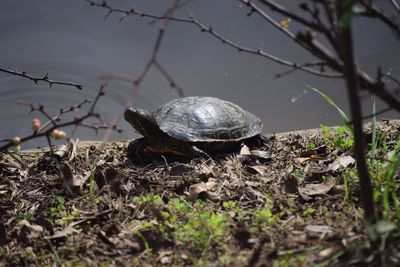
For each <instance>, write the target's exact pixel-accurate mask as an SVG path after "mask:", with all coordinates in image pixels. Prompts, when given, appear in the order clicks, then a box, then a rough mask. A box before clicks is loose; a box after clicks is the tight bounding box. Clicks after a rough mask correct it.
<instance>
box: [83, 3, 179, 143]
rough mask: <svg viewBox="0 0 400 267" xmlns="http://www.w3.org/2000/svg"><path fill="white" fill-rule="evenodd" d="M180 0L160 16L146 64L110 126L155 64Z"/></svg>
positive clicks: (121, 113) (129, 102) (107, 133)
mask: <svg viewBox="0 0 400 267" xmlns="http://www.w3.org/2000/svg"><path fill="white" fill-rule="evenodd" d="M86 1H88V2H90V3H93V1H91V0H86ZM179 1H180V0H175V1H174V2H173V3H172V5H171V6H170V8H168V9H167V10H166V11H165V13H164V14H163V15H162V16H161V17H162V18H164V21H163V23H162V25H161V26H160V28H159V30H158V35H157V38H156V41H155V44H154V47H153V50H152V53H151V55H150V58H149V60H148V61H147V62H146V64H145V65H144V67H143V69H142V70H141V72H140V74H139V75H138V76H137V78H135V79H134V80H133V90H132V93H131V95H130V97H128V100H127V101H126V102H125V103H124V105H123V106H122V108H121V110H120V112H119V113H118V114H117V116H115V117H114V118H113V119H112V121H111V126H112V127H113V126H114V125H117V123H118V122H119V121H120V120H121V118H122V116H123V114H124V112H125V110H126V109H127V108H128V107H129V106H130V105H131V103H132V100H133V99H134V98H135V96H136V94H137V92H138V90H139V86H140V84H141V83H142V81H143V79H144V78H145V77H146V75H147V74H148V72H149V70H150V68H151V66H152V65H154V64H155V62H156V59H157V55H158V52H159V50H160V47H161V43H162V40H163V38H164V34H165V31H166V29H167V27H168V24H169V22H170V21H171V17H172V14H173V12H174V11H175V9H176V7H177V6H178V4H179ZM103 3H105V5H106V6H107V8H108V9H109V12H111V13H112V12H114V11H113V9H112V8H111V7H109V6H108V5H107V4H106V2H105V1H104V2H103ZM132 12H134V13H135V12H137V11H132ZM111 130H112V128H109V129H108V130H107V131H106V132H105V134H104V138H103V140H105V141H106V140H109V138H110V135H111Z"/></svg>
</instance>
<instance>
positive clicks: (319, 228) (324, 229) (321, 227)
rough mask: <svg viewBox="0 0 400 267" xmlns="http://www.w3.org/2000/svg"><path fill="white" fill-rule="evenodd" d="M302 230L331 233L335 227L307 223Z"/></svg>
mask: <svg viewBox="0 0 400 267" xmlns="http://www.w3.org/2000/svg"><path fill="white" fill-rule="evenodd" d="M304 230H306V231H308V232H312V233H320V234H332V233H333V231H334V230H335V229H334V228H333V227H330V226H328V225H317V224H309V225H306V227H305V228H304Z"/></svg>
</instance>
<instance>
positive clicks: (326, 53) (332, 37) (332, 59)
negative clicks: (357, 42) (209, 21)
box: [85, 0, 400, 111]
mask: <svg viewBox="0 0 400 267" xmlns="http://www.w3.org/2000/svg"><path fill="white" fill-rule="evenodd" d="M85 1H87V2H89V3H90V4H91V5H93V6H99V7H103V8H105V9H107V10H108V13H107V16H109V15H111V14H112V13H119V14H124V16H129V15H135V16H140V17H146V18H152V19H159V20H162V19H165V15H159V14H152V13H149V12H144V11H141V10H138V9H136V8H130V9H120V8H114V7H112V6H110V5H109V4H108V3H107V1H103V2H102V3H97V2H95V1H94V0H85ZM239 1H240V2H242V3H244V4H245V5H247V6H248V7H249V8H250V10H251V12H250V14H252V13H257V14H258V15H260V16H261V17H262V18H264V19H265V20H267V21H268V22H269V23H271V24H272V25H273V26H274V27H276V28H277V29H279V30H280V31H282V32H283V33H284V34H286V35H287V36H288V37H289V38H290V39H291V40H293V41H295V42H296V43H298V44H299V45H301V46H302V47H303V48H304V49H306V50H307V51H309V52H310V53H311V54H313V55H314V56H315V57H317V58H318V59H320V60H321V61H323V62H326V65H325V66H326V68H330V69H332V70H333V72H327V71H326V69H325V68H323V69H320V70H318V69H315V68H313V67H309V65H308V63H305V64H298V63H296V62H291V61H288V60H285V59H282V58H280V57H277V56H275V55H272V54H269V53H266V52H265V51H263V50H262V49H255V48H249V47H245V46H241V45H239V44H238V43H236V42H234V41H232V40H230V39H228V38H226V37H225V36H223V35H222V34H220V33H218V32H217V31H215V30H214V29H213V28H212V27H209V26H206V25H205V24H203V23H202V22H200V21H199V20H198V19H196V18H194V17H193V16H191V17H189V18H182V17H174V16H171V17H170V20H171V21H176V22H182V23H190V24H194V25H195V26H197V27H198V28H199V29H200V30H201V31H202V32H206V33H208V34H210V35H212V36H213V37H215V38H216V39H218V40H220V41H221V42H223V43H224V44H226V45H228V46H231V47H233V48H235V49H237V50H238V51H239V52H244V53H249V54H254V55H258V56H261V57H264V58H267V59H269V60H272V61H274V62H276V63H278V64H281V65H285V66H288V67H290V68H291V70H289V71H288V72H287V73H285V74H283V75H286V74H289V73H291V72H293V71H295V70H301V71H305V72H308V73H311V74H314V75H318V76H322V77H328V78H343V72H344V70H343V63H342V61H341V60H340V58H339V57H338V54H339V51H338V50H337V47H338V43H339V40H338V39H339V36H338V34H337V32H338V29H337V27H338V22H337V21H336V17H335V16H334V15H333V14H332V13H333V12H332V10H331V7H329V4H330V2H325V1H317V2H318V3H321V4H322V5H323V9H324V10H325V13H326V16H327V18H328V23H329V25H323V24H318V25H319V26H317V28H315V29H314V28H313V27H312V26H315V25H317V23H314V22H312V21H308V20H306V19H302V18H301V17H299V16H298V15H296V14H295V13H294V12H292V11H289V10H287V9H285V8H283V7H280V6H279V5H277V4H275V3H273V2H272V1H268V0H260V1H262V2H263V3H264V4H267V5H270V7H271V8H272V9H273V10H277V11H279V12H280V13H281V14H284V15H286V16H288V17H290V18H291V19H293V20H296V21H297V22H299V23H300V24H301V23H306V24H303V26H305V27H307V28H308V29H307V30H304V31H303V32H299V33H298V34H297V35H295V34H294V33H292V32H290V31H289V30H288V29H286V28H285V27H283V26H282V25H281V24H280V23H279V22H278V21H276V20H274V19H273V18H272V17H270V16H269V15H268V14H267V13H266V12H265V11H263V10H262V9H261V8H260V7H258V6H257V5H256V4H255V3H254V1H250V0H239ZM303 9H306V7H305V6H303ZM309 12H311V14H312V16H313V18H314V20H316V21H318V20H320V21H323V20H322V19H321V18H317V16H319V12H317V11H311V10H310V11H309ZM377 12H379V11H377ZM314 31H319V32H322V33H324V34H325V36H326V38H327V39H328V40H329V42H330V44H331V45H332V47H333V48H334V50H335V52H336V55H335V54H334V53H332V52H331V51H330V49H329V48H327V47H326V46H324V45H323V44H322V43H321V42H319V41H317V40H316V39H315V33H314ZM357 76H358V79H359V83H360V88H361V89H365V90H368V91H369V92H371V93H373V94H375V95H377V96H378V97H379V98H381V99H382V100H383V101H385V102H386V103H387V104H388V105H389V106H391V107H392V108H393V109H395V110H397V111H400V101H399V99H398V98H397V97H396V96H395V95H394V94H393V93H391V92H389V91H388V90H386V88H385V87H384V86H383V87H382V86H378V85H380V84H378V83H377V81H375V80H374V79H373V78H371V77H370V76H368V75H367V74H366V73H365V72H363V71H362V70H361V69H358V70H357Z"/></svg>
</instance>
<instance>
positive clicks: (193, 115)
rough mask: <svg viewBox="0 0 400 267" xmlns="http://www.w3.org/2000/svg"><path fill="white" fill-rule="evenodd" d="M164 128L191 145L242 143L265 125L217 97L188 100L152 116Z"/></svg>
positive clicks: (194, 97)
mask: <svg viewBox="0 0 400 267" xmlns="http://www.w3.org/2000/svg"><path fill="white" fill-rule="evenodd" d="M152 116H153V118H154V119H155V120H156V122H157V124H158V125H159V127H160V129H161V130H162V131H164V132H165V133H167V134H168V135H169V136H171V137H173V138H176V139H178V140H182V141H187V142H238V141H241V140H244V139H248V138H251V137H253V136H256V135H258V134H260V133H261V130H262V122H261V120H260V119H259V118H258V117H257V116H255V115H253V114H252V113H250V112H248V111H245V110H244V109H242V108H241V107H239V106H238V105H236V104H234V103H231V102H228V101H224V100H221V99H218V98H215V97H197V96H192V97H184V98H178V99H175V100H172V101H171V102H169V103H167V104H164V105H162V106H161V107H159V108H157V109H156V110H154V111H153V113H152Z"/></svg>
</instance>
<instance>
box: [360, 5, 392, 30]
mask: <svg viewBox="0 0 400 267" xmlns="http://www.w3.org/2000/svg"><path fill="white" fill-rule="evenodd" d="M357 2H359V3H360V4H361V5H362V6H363V7H364V8H365V9H366V10H365V11H363V12H360V14H362V15H364V16H366V17H373V18H378V19H379V20H381V21H382V22H383V23H385V24H386V25H387V26H388V27H389V28H390V29H392V30H393V31H394V32H395V33H396V34H397V36H398V37H400V24H399V22H398V21H397V23H396V21H394V20H393V18H390V17H389V16H388V15H386V14H385V12H383V11H382V10H380V9H379V8H378V7H376V6H374V5H373V4H372V1H364V0H361V1H357ZM392 2H393V1H392ZM396 4H397V3H396ZM396 10H397V12H399V9H398V7H397V9H396Z"/></svg>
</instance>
